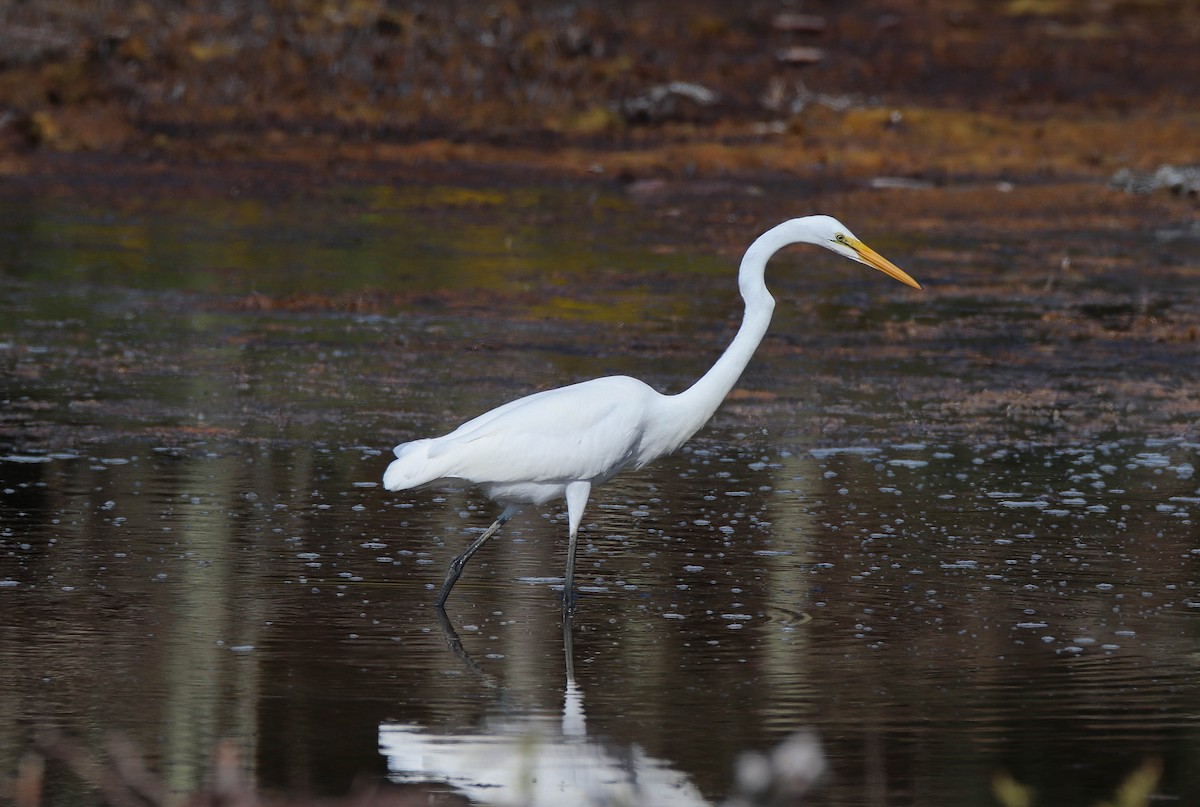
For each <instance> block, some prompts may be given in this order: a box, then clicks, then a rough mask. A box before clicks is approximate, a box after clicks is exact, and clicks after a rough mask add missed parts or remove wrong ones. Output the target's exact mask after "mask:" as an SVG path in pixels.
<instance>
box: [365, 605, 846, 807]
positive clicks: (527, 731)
mask: <svg viewBox="0 0 1200 807" xmlns="http://www.w3.org/2000/svg"><path fill="white" fill-rule="evenodd" d="M436 610H437V611H438V621H439V623H440V625H441V628H442V631H443V634H444V635H445V639H446V646H447V647H448V648H449V649H450V651H451V652H452V653H454V655H455V656H457V657H458V658H459V659H460V660H461V661H462V663H463V664H464V665H466V667H467V669H468V670H470V671H471V673H472V674H473V675H474V676H475V677H476V678H478V679H479V681H480V682H481V683H482V684H483V685H484V686H487V687H489V688H499V686H500V685H499V684H498V682H497V681H496V679H495V678H494V677H493V676H491V675H489V674H488V673H487V672H485V671H484V670H483V669H482V668H481V667H480V666H479V664H478V663H476V662H475V660H474V659H472V658H471V656H470V654H469V653H468V652H467V651H466V648H464V647H463V644H462V641H461V640H460V639H459V637H458V634H457V632H455V630H454V627H453V626H452V625H451V624H450V621H449V620H448V619H447V618H446V616H445V613H444V612H442V611H441V609H436ZM572 624H573V620H572V618H571V616H570V614H567V616H566V617H565V618H564V620H563V656H564V658H565V671H566V687H565V688H564V690H563V706H562V712H561V715H558V716H554V715H548V714H543V715H531V714H526V715H522V716H520V717H516V718H513V719H511V720H507V721H496V722H492V721H489V722H488V724H487V725H485V726H483V727H481V729H480V730H479V731H478V732H476V733H463V734H434V733H432V732H429V731H426V730H425V729H424V728H423V727H422V726H420V725H419V724H417V723H383V724H381V725H380V726H379V748H380V752H381V753H382V754H383V755H384V756H386V757H387V765H388V775H389V778H390V779H391V780H392V781H393V782H396V783H401V784H404V783H429V782H444V783H447V784H449V785H451V786H452V787H453V788H454V789H455V790H456V791H457V792H459V793H460V794H462V795H464V796H466V797H467V798H468V799H469V800H470V801H471V802H472V803H476V802H478V803H482V804H490V805H496V806H497V807H507V805H521V806H522V807H542V805H553V807H560V806H561V805H564V804H571V805H583V807H587V805H612V804H627V805H642V804H644V805H656V807H712V802H710V801H708V800H707V799H705V798H704V796H703V795H702V794H701V793H700V791H699V790H698V789H697V787H696V785H695V784H694V783H693V782H692V781H691V779H690V778H689V777H688V775H687V774H685V773H682V772H681V771H678V770H675V769H674V768H673V767H672V766H671V763H670V762H668V761H666V760H662V759H658V758H656V757H652V756H650V755H649V754H647V753H646V752H645V751H644V750H642V749H641V748H640V747H639V746H637V745H636V744H629V745H619V744H615V743H609V742H603V741H600V740H598V739H592V738H589V737H588V733H587V716H586V713H585V711H584V705H583V690H582V689H580V687H579V685H578V684H577V683H576V681H575V666H574V661H573V654H572V649H573V648H572ZM824 769H825V758H824V755H823V754H822V752H821V748H820V744H819V742H818V741H817V739H816V737H815V736H813V735H812V734H810V733H807V732H801V733H799V734H796V735H793V736H792V737H791V738H789V739H788V740H786V741H785V742H784V743H782V744H781V745H779V746H778V747H776V748H775V749H774V750H772V751H770V752H768V753H765V754H757V753H746V754H743V755H742V757H741V758H740V759H739V761H738V765H737V770H736V782H735V786H734V790H733V792H732V793H731V795H730V796H729V798H728V799H727V800H726V801H725V802H723V805H724V807H781V806H782V805H790V804H795V803H796V800H797V799H798V798H799V797H800V796H801V795H803V794H804V793H805V792H806V791H807V790H808V789H809V788H810V787H811V786H812V785H813V784H814V782H816V780H817V779H819V778H820V776H821V774H822V773H823V771H824Z"/></svg>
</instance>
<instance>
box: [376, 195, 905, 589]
mask: <svg viewBox="0 0 1200 807" xmlns="http://www.w3.org/2000/svg"><path fill="white" fill-rule="evenodd" d="M789 244H815V245H817V246H821V247H825V248H826V249H829V250H832V251H834V252H836V253H837V254H839V255H842V256H844V257H846V258H849V259H851V260H853V261H858V262H859V263H864V264H866V265H868V266H871V267H874V268H875V269H878V270H879V271H881V272H883V273H884V274H886V275H888V276H890V277H893V278H895V279H896V280H899V281H900V282H902V283H906V284H908V285H909V286H912V287H913V288H917V289H919V288H921V286H920V284H919V283H917V281H915V280H913V279H912V278H911V277H909V276H908V274H907V273H905V272H904V271H903V270H902V269H900V268H899V267H897V266H896V265H895V264H893V263H891V262H890V261H888V260H887V259H886V258H884V257H883V256H881V255H880V254H879V253H877V252H875V251H874V250H873V249H871V248H870V247H868V246H867V245H866V244H864V243H863V242H862V241H860V240H858V239H857V238H855V237H854V234H853V233H851V232H850V230H848V229H847V228H846V227H845V225H843V224H842V223H841V222H839V221H838V220H837V219H834V218H832V217H830V216H805V217H803V218H797V219H791V220H789V221H785V222H784V223H782V224H780V225H777V226H776V227H773V228H771V229H770V230H767V231H766V232H765V233H763V234H762V235H760V236H759V237H758V238H757V239H755V241H754V243H752V244H751V245H750V248H749V249H747V250H746V254H745V255H744V256H743V257H742V263H741V268H740V270H739V272H738V287H739V289H740V290H741V293H742V299H743V300H744V301H745V304H746V310H745V314H744V315H743V317H742V325H741V327H740V328H739V329H738V332H737V335H736V336H734V338H733V341H732V342H731V343H730V345H729V347H728V348H726V350H725V352H724V353H723V354H722V355H721V357H720V358H719V359H717V363H716V364H714V365H713V366H712V368H711V369H710V370H709V371H708V372H707V373H705V374H704V376H703V377H701V378H700V380H698V381H697V382H696V383H694V384H693V385H692V386H691V387H689V388H688V389H686V390H684V391H682V392H680V393H677V394H675V395H664V394H663V393H661V392H658V391H657V390H655V389H653V388H652V387H650V386H649V385H647V384H645V383H643V382H641V381H639V380H637V379H636V378H630V377H629V376H610V377H607V378H597V379H594V380H592V381H584V382H582V383H579V384H572V385H570V386H567V387H559V388H557V389H551V390H546V391H544V392H537V393H534V394H533V395H528V396H526V397H524V398H520V399H518V400H515V401H511V402H510V403H507V404H504V405H503V406H500V407H497V408H496V409H493V410H492V411H490V412H487V413H485V414H482V415H480V416H479V417H477V418H474V419H473V420H469V421H467V422H466V423H464V424H463V425H461V426H459V427H458V428H457V429H455V430H454V431H452V432H450V433H449V434H446V435H443V436H441V437H433V438H429V439H423V440H413V441H412V442H408V443H401V444H400V445H398V446H396V450H395V451H396V459H394V460H392V462H391V464H390V465H388V467H387V470H386V471H385V472H384V474H383V486H384V487H385V488H386V489H387V490H392V491H396V490H410V489H412V488H418V487H424V486H451V487H454V486H464V485H475V486H478V487H479V488H480V489H481V490H482V491H483V493H484V495H486V496H487V497H488V498H490V499H491V500H492V501H495V502H497V503H499V504H501V505H503V506H504V510H503V511H502V512H501V513H500V517H499V518H497V519H496V520H495V522H493V523H492V525H491V526H490V527H488V529H487V530H486V531H485V532H483V533H482V534H481V535H480V536H479V537H478V538H476V539H475V540H474V541H473V542H472V543H471V545H470V546H469V547H467V550H466V551H465V552H463V553H462V554H461V555H459V556H458V557H456V558H455V559H454V561H453V562H452V563H451V564H450V568H449V570H448V571H447V572H446V579H445V582H444V583H443V584H442V588H441V591H440V592H439V593H438V597H437V605H438V607H439V608H440V607H442V606H443V605H444V604H445V602H446V597H447V596H449V594H450V590H451V589H452V588H454V584H455V583H456V582H457V581H458V578H459V575H461V574H462V570H463V567H464V566H465V565H466V563H467V561H469V560H470V559H471V556H472V555H474V554H475V553H476V552H478V551H479V548H480V547H482V546H483V545H484V544H485V543H487V541H488V539H489V538H491V537H492V536H493V535H495V534H496V532H497V531H498V530H499V529H500V528H501V527H502V526H504V524H505V523H506V522H507V521H508V520H509V519H510V518H512V516H513V515H514V514H515V513H516V512H517V511H518V510H519V509H520V508H521V506H522V505H525V504H544V503H545V502H548V501H550V500H551V499H556V498H558V497H560V496H561V497H565V498H566V500H567V521H568V526H569V541H568V544H567V569H566V575H565V577H564V580H563V605H564V608H565V609H568V610H569V609H570V608H571V607H572V606H573V603H574V595H573V591H572V578H573V577H574V570H575V546H576V539H577V536H578V532H579V523H580V521H581V520H582V519H583V511H584V508H585V507H586V506H587V502H588V497H589V496H590V495H591V492H592V487H593V486H595V485H598V484H600V483H602V482H606V481H608V480H609V479H611V478H612V477H613V476H615V475H616V474H617V473H618V472H619V471H622V470H624V469H625V468H630V467H632V468H641V467H642V466H644V465H645V464H646V463H648V462H650V461H651V460H653V459H655V458H657V457H661V456H662V455H663V454H669V453H670V452H672V451H674V450H675V449H677V448H679V447H680V446H681V445H683V443H684V442H685V441H686V440H687V439H688V438H689V437H691V436H692V435H693V434H695V433H696V432H697V431H698V430H699V429H700V427H701V426H703V425H704V424H705V423H706V422H708V419H709V418H710V417H712V414H713V413H714V412H715V411H716V410H717V407H718V406H719V405H720V404H721V401H722V400H724V399H725V396H726V395H727V394H728V393H729V390H731V389H732V388H733V385H734V384H735V383H736V382H737V380H738V378H739V377H740V376H741V374H742V370H744V369H745V367H746V365H747V364H748V363H749V361H750V357H751V356H752V355H754V351H755V349H756V348H757V347H758V345H759V343H760V342H761V341H762V338H763V335H764V334H765V333H766V331H767V326H768V325H769V324H770V322H771V313H772V311H773V310H774V308H775V299H774V298H773V297H772V296H771V293H770V292H769V291H767V287H766V284H765V283H764V280H763V275H764V272H765V270H766V266H767V261H768V260H769V259H770V257H771V256H772V255H774V254H775V253H776V252H778V251H779V250H780V249H782V248H783V247H785V246H788V245H789Z"/></svg>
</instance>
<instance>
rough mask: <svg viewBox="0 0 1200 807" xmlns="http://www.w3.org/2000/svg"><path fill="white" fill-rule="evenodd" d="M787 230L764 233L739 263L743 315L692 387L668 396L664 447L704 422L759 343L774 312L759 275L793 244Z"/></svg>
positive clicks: (791, 232) (784, 226) (677, 442)
mask: <svg viewBox="0 0 1200 807" xmlns="http://www.w3.org/2000/svg"><path fill="white" fill-rule="evenodd" d="M789 225H792V222H785V223H784V224H780V225H779V226H777V227H774V228H772V229H770V230H767V232H765V233H763V234H762V235H761V236H759V237H758V238H757V239H756V240H755V241H754V243H753V244H751V245H750V248H749V249H748V250H746V254H745V256H744V257H743V258H742V265H741V269H740V270H739V271H738V288H739V289H740V290H741V292H742V299H743V300H745V302H746V312H745V314H743V315H742V326H741V327H740V328H739V329H738V332H737V335H736V336H734V337H733V341H732V342H731V343H730V344H729V347H727V348H726V349H725V352H724V353H722V354H721V358H719V359H717V363H716V364H714V365H713V366H712V368H711V369H710V370H709V371H708V372H707V373H705V374H704V375H703V376H702V377H701V378H700V379H699V380H698V381H697V382H696V383H695V384H693V385H692V386H691V387H689V388H688V389H686V390H684V391H683V392H681V393H679V394H678V395H673V396H669V397H668V398H667V400H666V401H665V404H666V406H667V407H668V408H669V409H670V410H671V414H672V415H673V416H674V418H673V419H674V423H673V424H672V427H671V431H672V435H671V437H670V438H669V439H668V442H670V443H674V445H673V446H671V448H677V447H678V446H679V445H682V443H683V441H684V440H686V439H687V438H689V437H691V436H692V435H693V434H695V433H696V432H697V431H698V430H699V429H700V427H701V426H703V425H704V424H705V423H707V422H708V419H709V418H711V417H712V415H713V413H714V412H716V411H717V407H718V406H720V405H721V401H723V400H725V396H726V395H728V394H729V391H730V390H731V389H733V385H734V384H736V383H737V380H738V379H739V378H740V377H741V375H742V371H743V370H745V369H746V365H747V364H749V363H750V357H751V356H753V355H754V351H755V350H756V349H757V348H758V345H759V343H760V342H762V339H763V336H764V335H765V334H766V332H767V326H769V325H770V324H771V314H772V313H773V312H774V310H775V298H774V297H772V296H771V293H770V292H769V291H767V285H766V283H765V282H764V280H763V274H764V272H765V270H766V268H767V261H768V260H769V259H770V257H771V256H772V255H774V254H775V253H776V252H777V251H779V249H780V248H781V247H784V246H786V245H788V244H791V243H795V241H796V240H797V239H796V232H795V227H794V225H792V226H789Z"/></svg>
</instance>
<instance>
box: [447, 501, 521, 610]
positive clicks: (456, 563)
mask: <svg viewBox="0 0 1200 807" xmlns="http://www.w3.org/2000/svg"><path fill="white" fill-rule="evenodd" d="M516 512H517V511H516V509H515V508H512V507H508V508H505V510H504V512H503V513H501V514H500V517H499V518H498V519H496V520H495V521H493V522H492V526H490V527H488V528H487V530H486V531H485V532H484V533H483V535H480V536H479V537H478V538H476V539H475V540H474V541H472V542H471V545H470V546H469V547H467V551H466V552H463V553H462V554H461V555H459V556H458V557H457V558H455V559H454V560H452V561H451V562H450V568H449V569H447V570H446V580H445V582H443V583H442V590H441V591H439V592H438V596H437V600H436V601H435V603H434V604H435V605H437V607H438V608H442V607H444V606H445V605H446V598H447V597H449V596H450V590H451V589H452V588H454V584H455V583H457V582H458V578H459V576H460V575H462V571H463V567H464V566H466V565H467V561H469V560H470V559H471V556H472V555H474V554H475V553H476V552H478V551H479V548H480V547H482V546H483V545H484V544H486V543H487V542H488V539H489V538H491V537H492V536H493V535H495V534H496V533H497V532H499V531H500V528H501V527H503V526H504V525H505V523H507V522H508V520H509V519H510V518H512V517H513V514H514V513H516Z"/></svg>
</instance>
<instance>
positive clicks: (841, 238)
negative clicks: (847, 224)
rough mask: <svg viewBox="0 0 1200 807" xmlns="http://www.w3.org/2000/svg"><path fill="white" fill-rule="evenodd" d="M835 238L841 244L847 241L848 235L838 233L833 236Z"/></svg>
mask: <svg viewBox="0 0 1200 807" xmlns="http://www.w3.org/2000/svg"><path fill="white" fill-rule="evenodd" d="M833 240H834V241H837V242H838V243H839V244H844V243H846V236H845V235H843V234H842V233H838V234H837V235H835V236H834V237H833Z"/></svg>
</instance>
